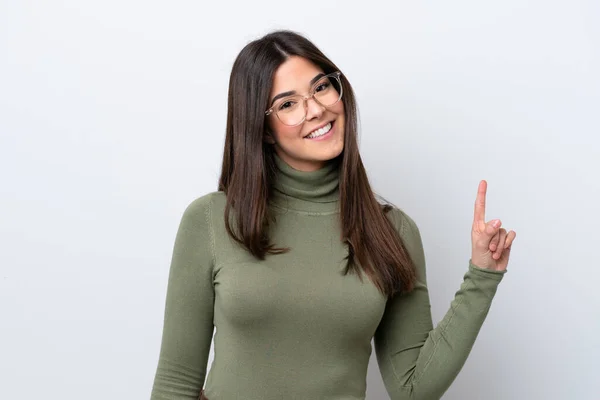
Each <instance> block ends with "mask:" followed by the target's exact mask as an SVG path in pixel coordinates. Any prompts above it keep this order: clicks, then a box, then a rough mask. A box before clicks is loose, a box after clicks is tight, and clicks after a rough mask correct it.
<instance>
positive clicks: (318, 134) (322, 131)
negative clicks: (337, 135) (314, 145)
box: [304, 121, 335, 139]
mask: <svg viewBox="0 0 600 400" xmlns="http://www.w3.org/2000/svg"><path fill="white" fill-rule="evenodd" d="M334 122H335V121H333V122H329V123H328V124H327V125H325V126H324V127H322V128H319V129H315V130H314V131H312V132H311V133H310V134H309V135H307V136H305V137H304V139H319V138H323V137H324V136H329V135H327V134H328V133H330V132H333V125H334Z"/></svg>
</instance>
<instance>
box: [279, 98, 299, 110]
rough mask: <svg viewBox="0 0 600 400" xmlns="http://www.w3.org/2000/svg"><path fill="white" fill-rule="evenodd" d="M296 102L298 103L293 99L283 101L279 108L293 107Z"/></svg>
mask: <svg viewBox="0 0 600 400" xmlns="http://www.w3.org/2000/svg"><path fill="white" fill-rule="evenodd" d="M294 104H296V102H295V101H293V100H287V101H284V102H283V103H281V104H280V105H279V107H278V110H285V109H286V108H290V107H293V106H294Z"/></svg>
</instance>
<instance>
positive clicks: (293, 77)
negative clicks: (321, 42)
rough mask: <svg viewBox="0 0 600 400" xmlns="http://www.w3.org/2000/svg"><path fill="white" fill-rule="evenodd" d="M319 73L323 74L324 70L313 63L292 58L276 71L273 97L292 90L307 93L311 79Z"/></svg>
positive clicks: (296, 57) (300, 58) (303, 59)
mask: <svg viewBox="0 0 600 400" xmlns="http://www.w3.org/2000/svg"><path fill="white" fill-rule="evenodd" d="M319 73H323V70H322V69H321V68H319V67H318V66H317V65H315V64H313V63H312V62H311V61H309V60H307V59H306V58H302V57H298V56H291V57H290V58H288V59H287V60H286V61H285V62H284V63H283V64H281V65H280V66H279V68H277V70H276V71H275V75H274V76H273V89H272V90H271V96H274V95H276V94H278V93H281V92H287V91H291V90H296V91H298V92H303V91H306V90H308V86H309V83H310V81H311V79H313V78H314V77H315V76H316V75H317V74H319Z"/></svg>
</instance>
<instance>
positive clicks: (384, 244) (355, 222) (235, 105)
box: [219, 30, 416, 296]
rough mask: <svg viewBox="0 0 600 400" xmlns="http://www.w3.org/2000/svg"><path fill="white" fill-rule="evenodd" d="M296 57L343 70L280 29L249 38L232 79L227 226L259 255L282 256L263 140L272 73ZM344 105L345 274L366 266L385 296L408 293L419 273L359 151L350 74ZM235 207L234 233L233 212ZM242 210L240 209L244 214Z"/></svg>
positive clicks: (225, 178) (224, 185)
mask: <svg viewBox="0 0 600 400" xmlns="http://www.w3.org/2000/svg"><path fill="white" fill-rule="evenodd" d="M292 55H295V56H300V57H303V58H305V59H307V60H310V61H311V62H312V63H314V64H315V65H317V66H319V67H320V68H321V69H322V70H323V71H324V72H325V74H328V73H331V72H334V71H338V70H340V69H339V68H338V67H337V66H336V65H335V64H334V63H333V62H331V60H329V59H328V58H327V57H326V56H325V55H324V54H323V53H322V52H321V51H320V50H319V49H318V48H317V47H316V46H315V45H314V44H313V43H311V42H310V41H309V40H308V39H307V38H305V37H304V36H302V35H300V34H298V33H295V32H292V31H288V30H281V31H275V32H271V33H269V34H267V35H265V36H263V37H262V38H260V39H257V40H254V41H252V42H250V43H248V44H247V45H246V46H245V47H244V48H243V49H242V51H241V52H240V53H239V55H238V56H237V58H236V60H235V62H234V64H233V68H232V71H231V76H230V80H229V98H228V110H227V128H226V137H225V148H224V152H223V165H222V169H221V177H220V179H219V190H220V191H223V192H225V194H226V196H227V204H226V207H225V216H224V218H225V226H226V229H227V232H228V234H229V235H230V236H231V237H232V238H233V239H234V240H236V241H237V242H238V243H240V244H242V245H243V246H245V247H246V248H247V249H248V251H250V252H251V253H252V254H253V255H254V256H255V257H257V258H258V259H260V260H264V258H265V255H266V254H281V253H283V252H287V251H288V250H289V248H278V247H275V244H273V243H271V242H270V239H269V237H268V234H267V232H268V226H269V224H270V222H271V218H270V214H269V212H268V207H267V204H268V200H269V193H270V187H271V182H273V179H274V173H275V172H274V171H275V161H274V159H273V152H274V149H273V147H272V145H270V144H268V143H266V142H265V140H264V135H265V131H266V129H267V121H266V117H265V112H264V110H266V109H267V108H268V102H269V94H270V92H271V89H272V83H273V76H274V74H275V71H276V70H277V68H278V67H279V66H280V65H281V64H283V63H284V62H285V61H286V59H287V58H288V57H290V56H292ZM341 80H342V89H343V92H344V95H343V97H342V100H343V103H344V109H345V121H346V122H345V127H344V132H345V133H344V150H343V151H342V154H340V156H339V157H340V163H339V168H340V179H339V189H340V222H341V228H342V229H341V230H342V237H341V239H342V240H343V241H344V242H345V243H346V244H347V245H348V256H347V257H346V260H347V263H346V268H345V271H344V274H348V272H354V273H356V274H357V275H358V276H359V277H360V278H361V280H362V276H361V269H362V271H364V272H365V273H366V274H367V276H368V277H369V278H370V279H371V280H372V281H373V283H374V284H375V285H376V286H377V288H378V289H379V290H380V291H381V292H382V293H383V294H385V295H387V296H392V295H393V294H395V293H397V292H400V291H402V292H409V291H411V290H412V289H413V288H414V284H415V280H416V271H415V266H414V264H413V261H412V260H411V258H410V256H409V254H408V252H407V251H406V248H405V246H404V244H403V243H402V239H401V238H400V236H399V234H398V233H397V231H396V229H395V228H394V226H393V224H392V223H391V222H390V221H389V220H388V218H387V217H386V215H385V213H387V212H388V211H389V210H391V209H392V206H390V205H389V204H385V205H382V204H380V203H379V202H378V201H377V200H376V198H375V195H374V193H373V191H372V190H371V186H370V185H369V181H368V179H367V174H366V171H365V168H364V166H363V163H362V160H361V157H360V154H359V151H358V141H357V135H358V122H357V107H356V101H355V97H354V92H353V90H352V87H351V86H350V83H349V82H348V79H347V78H346V77H345V75H344V74H342V75H341ZM233 209H235V210H237V211H238V212H236V213H235V216H236V218H235V219H234V222H235V225H236V230H237V232H235V231H234V229H233V228H232V226H231V222H232V221H231V220H230V214H231V211H232V210H233ZM239 211H241V212H239Z"/></svg>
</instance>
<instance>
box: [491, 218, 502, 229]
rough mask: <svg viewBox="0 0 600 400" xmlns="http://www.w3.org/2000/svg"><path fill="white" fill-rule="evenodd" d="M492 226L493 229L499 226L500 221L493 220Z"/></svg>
mask: <svg viewBox="0 0 600 400" xmlns="http://www.w3.org/2000/svg"><path fill="white" fill-rule="evenodd" d="M492 226H493V227H494V228H497V227H499V226H500V220H499V219H495V220H494V222H492Z"/></svg>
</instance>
